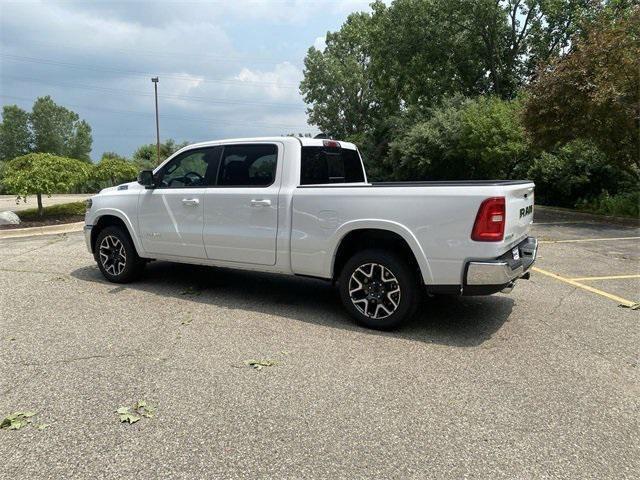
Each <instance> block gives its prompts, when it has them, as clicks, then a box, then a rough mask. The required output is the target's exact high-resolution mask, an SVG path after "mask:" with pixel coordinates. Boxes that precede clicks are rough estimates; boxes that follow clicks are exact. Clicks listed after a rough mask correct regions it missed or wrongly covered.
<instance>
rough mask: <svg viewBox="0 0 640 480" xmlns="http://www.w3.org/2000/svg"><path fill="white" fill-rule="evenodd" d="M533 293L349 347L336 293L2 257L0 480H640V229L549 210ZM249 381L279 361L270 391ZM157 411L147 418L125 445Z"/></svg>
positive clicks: (43, 245)
mask: <svg viewBox="0 0 640 480" xmlns="http://www.w3.org/2000/svg"><path fill="white" fill-rule="evenodd" d="M536 222H537V224H536V226H535V228H534V231H535V232H534V233H535V234H536V235H537V236H538V237H539V238H540V239H541V240H542V243H541V247H540V254H539V258H538V262H537V265H536V268H537V271H535V272H534V273H533V274H532V277H531V280H530V281H521V282H519V284H518V285H517V286H516V288H515V289H514V291H513V292H512V293H511V294H509V295H503V294H498V295H495V296H491V297H464V298H454V299H431V300H428V301H426V302H425V303H424V305H423V307H422V308H421V313H420V315H419V316H418V318H416V319H415V320H414V321H413V322H412V323H411V324H410V325H408V326H407V327H406V328H404V329H403V330H401V331H399V332H394V333H379V332H374V331H368V330H365V329H362V328H359V327H356V326H354V325H353V324H352V323H351V322H350V320H349V319H348V318H347V317H346V315H345V314H344V313H343V311H342V309H341V307H340V305H339V302H338V299H337V296H336V295H335V293H334V291H333V290H332V288H331V287H330V286H329V285H327V284H325V283H322V282H319V281H314V280H308V279H298V278H287V277H277V276H273V275H265V274H252V273H243V272H233V271H227V270H221V269H212V268H194V267H188V266H180V265H172V264H168V263H162V262H157V263H156V262H154V263H152V264H150V265H149V268H148V271H147V274H146V275H145V276H144V278H143V279H142V280H141V281H140V282H138V283H135V284H131V285H127V286H118V285H114V284H109V283H107V282H106V281H104V280H103V279H102V277H101V275H100V273H99V271H98V269H97V268H96V266H95V264H94V263H93V259H92V258H91V257H90V255H89V254H88V253H87V252H86V249H85V246H84V239H83V237H82V235H81V234H80V233H74V234H69V235H58V236H41V237H33V238H26V239H25V238H22V239H6V240H0V320H1V321H0V372H2V375H0V392H1V393H2V395H0V415H2V416H4V415H6V414H8V413H10V412H15V411H25V410H32V411H34V412H37V415H36V416H35V417H33V425H35V424H42V423H44V424H49V426H48V427H47V428H44V429H42V430H40V429H38V428H35V427H34V426H33V425H32V426H28V427H25V428H22V429H20V430H16V431H8V430H0V458H2V465H1V466H0V477H2V478H7V479H8V478H11V479H21V478H25V479H26V478H29V479H35V478H92V479H93V478H136V479H141V478H185V479H186V478H189V479H192V478H365V477H366V478H491V479H496V478H508V479H513V478H518V479H528V478H580V479H585V478H594V479H603V478H616V479H619V478H638V472H639V471H640V422H639V419H640V415H639V414H640V375H639V363H640V353H639V345H640V311H639V310H633V309H631V308H625V307H621V306H620V305H621V304H623V305H626V306H627V307H628V306H631V305H633V304H634V303H635V302H638V301H640V228H638V226H637V225H631V224H612V223H602V222H601V221H596V220H594V219H593V218H592V217H588V216H579V215H573V214H569V213H557V212H550V211H546V212H545V211H542V210H539V211H537V212H536ZM251 359H260V360H272V361H275V362H276V364H275V365H274V366H268V367H264V368H262V369H261V370H257V369H253V368H251V367H249V366H248V365H246V362H247V361H248V360H251ZM138 400H146V401H147V402H149V403H151V404H153V405H155V406H156V407H157V413H156V415H155V416H154V417H153V418H142V419H141V420H140V421H138V422H137V423H134V424H132V425H128V424H121V423H120V422H119V419H118V415H117V414H116V413H115V412H114V411H115V410H116V409H117V408H118V407H121V406H126V405H131V404H132V403H134V402H136V401H138Z"/></svg>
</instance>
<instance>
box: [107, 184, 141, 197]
mask: <svg viewBox="0 0 640 480" xmlns="http://www.w3.org/2000/svg"><path fill="white" fill-rule="evenodd" d="M143 189H144V187H143V186H142V185H140V184H139V183H138V182H129V183H123V184H122V185H116V186H115V187H108V188H103V189H102V190H100V192H98V195H103V194H106V193H111V194H113V193H117V192H122V191H129V190H143Z"/></svg>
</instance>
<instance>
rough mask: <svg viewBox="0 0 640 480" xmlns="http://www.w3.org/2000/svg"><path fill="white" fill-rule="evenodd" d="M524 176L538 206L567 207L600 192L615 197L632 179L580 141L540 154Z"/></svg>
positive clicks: (590, 145) (601, 154) (595, 148)
mask: <svg viewBox="0 0 640 480" xmlns="http://www.w3.org/2000/svg"><path fill="white" fill-rule="evenodd" d="M526 176H527V177H528V178H529V179H530V180H533V181H534V182H535V184H536V201H537V202H538V203H541V204H543V205H555V206H558V207H569V208H573V207H575V206H576V205H577V204H578V203H579V202H584V201H585V200H586V199H590V198H595V197H597V196H598V195H600V194H601V193H602V192H608V193H610V194H614V195H615V194H617V193H619V192H621V191H623V190H624V189H625V188H626V187H627V184H630V182H631V180H632V179H631V178H630V175H629V174H627V173H625V172H623V171H622V170H620V169H618V168H616V167H615V166H614V165H612V164H611V163H609V162H607V158H606V156H605V155H604V154H603V153H602V152H601V151H600V150H599V149H598V148H597V147H595V146H594V145H593V144H592V143H590V142H587V141H584V140H576V141H573V142H571V143H568V144H566V145H564V146H563V147H561V148H560V149H559V150H557V151H556V152H554V153H550V152H543V153H542V154H541V155H540V156H539V157H537V158H536V159H534V161H533V163H532V165H531V166H530V168H529V169H528V171H527V172H526Z"/></svg>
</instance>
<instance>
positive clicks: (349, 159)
mask: <svg viewBox="0 0 640 480" xmlns="http://www.w3.org/2000/svg"><path fill="white" fill-rule="evenodd" d="M364 181H365V180H364V170H363V167H362V162H361V161H360V155H359V154H358V151H357V150H352V149H349V148H334V147H302V155H301V158H300V185H322V184H329V183H362V182H364Z"/></svg>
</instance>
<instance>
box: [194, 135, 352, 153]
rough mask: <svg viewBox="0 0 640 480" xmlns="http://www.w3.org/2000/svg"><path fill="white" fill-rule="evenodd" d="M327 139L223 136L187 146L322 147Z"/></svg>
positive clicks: (341, 143)
mask: <svg viewBox="0 0 640 480" xmlns="http://www.w3.org/2000/svg"><path fill="white" fill-rule="evenodd" d="M325 140H327V139H323V138H308V137H289V136H280V137H246V138H225V139H221V140H210V141H207V142H198V143H194V144H191V145H188V148H191V147H195V146H197V147H208V146H213V145H219V144H221V143H236V142H247V143H249V142H285V143H290V142H299V143H300V144H301V145H302V146H303V147H322V146H323V142H324V141H325ZM338 141H339V142H340V146H341V147H342V148H348V149H350V150H355V149H356V146H355V145H354V144H353V143H350V142H343V141H342V140H338Z"/></svg>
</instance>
